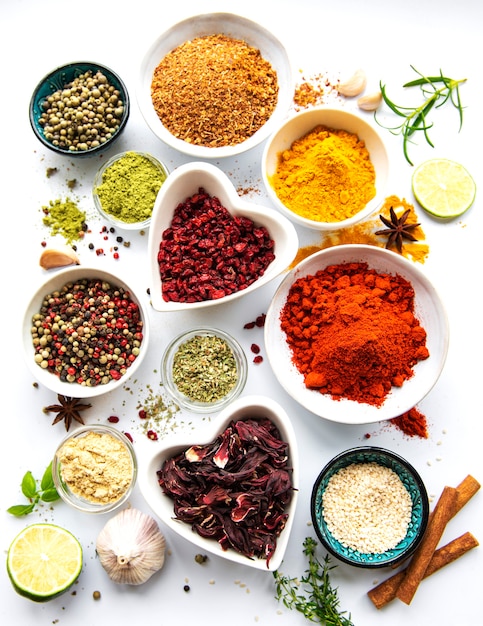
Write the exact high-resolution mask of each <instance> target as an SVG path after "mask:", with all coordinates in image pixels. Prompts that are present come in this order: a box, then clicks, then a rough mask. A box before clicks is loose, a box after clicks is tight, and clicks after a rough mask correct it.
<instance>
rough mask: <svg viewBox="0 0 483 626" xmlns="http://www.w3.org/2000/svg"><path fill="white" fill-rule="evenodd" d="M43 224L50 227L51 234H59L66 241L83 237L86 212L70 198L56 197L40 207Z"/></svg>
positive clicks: (70, 241) (69, 241)
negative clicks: (42, 214) (42, 213)
mask: <svg viewBox="0 0 483 626" xmlns="http://www.w3.org/2000/svg"><path fill="white" fill-rule="evenodd" d="M42 211H43V212H44V215H45V216H44V218H43V220H42V222H43V224H44V225H45V226H47V227H48V228H50V232H51V235H53V236H54V235H61V236H62V237H64V239H65V240H66V242H67V243H72V242H73V241H77V240H79V239H82V238H83V237H84V233H85V230H84V225H85V220H86V214H85V212H84V211H81V210H80V209H79V207H78V205H77V203H76V202H75V201H74V200H72V199H71V198H65V200H62V199H61V198H57V199H56V200H51V201H50V202H49V204H48V205H46V206H43V207H42Z"/></svg>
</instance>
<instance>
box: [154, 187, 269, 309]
mask: <svg viewBox="0 0 483 626" xmlns="http://www.w3.org/2000/svg"><path fill="white" fill-rule="evenodd" d="M274 245H275V244H274V241H273V240H272V239H271V237H270V234H269V233H268V231H267V229H266V228H265V227H260V226H256V225H255V224H254V222H253V221H252V220H250V219H249V218H247V217H244V216H233V215H231V214H230V212H229V211H228V210H227V209H226V208H225V207H224V206H223V205H222V204H221V202H220V200H219V199H218V198H217V197H214V196H210V195H209V194H207V193H206V192H205V190H204V189H203V188H200V189H199V190H198V193H196V194H194V195H193V196H192V197H191V198H187V199H186V200H185V201H184V202H181V203H180V204H179V205H178V206H177V207H176V209H175V211H174V214H173V218H172V221H171V224H170V226H169V227H168V228H167V229H166V230H165V231H164V232H163V233H162V240H161V243H160V245H159V251H158V259H157V260H158V265H159V270H160V276H161V280H162V291H163V294H162V295H163V298H164V300H166V301H172V302H200V301H205V300H217V299H219V298H223V297H225V296H227V295H230V294H232V293H235V292H237V291H240V290H242V289H246V288H247V287H248V286H249V285H251V284H252V283H253V282H254V281H256V280H257V279H258V278H260V276H262V275H263V274H264V272H265V270H266V269H267V267H268V266H269V265H270V263H271V262H272V261H273V260H274V259H275V254H274V252H273V249H274Z"/></svg>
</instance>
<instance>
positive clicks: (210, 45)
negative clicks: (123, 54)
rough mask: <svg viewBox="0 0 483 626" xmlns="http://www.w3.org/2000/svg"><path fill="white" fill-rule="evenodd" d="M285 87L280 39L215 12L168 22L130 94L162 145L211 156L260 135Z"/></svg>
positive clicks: (268, 128) (285, 97)
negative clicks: (135, 97) (176, 21)
mask: <svg viewBox="0 0 483 626" xmlns="http://www.w3.org/2000/svg"><path fill="white" fill-rule="evenodd" d="M221 38H223V39H221ZM293 90H294V80H293V73H292V68H291V64H290V60H289V57H288V54H287V52H286V50H285V48H284V46H283V45H282V43H281V42H280V41H279V40H278V39H277V38H276V37H275V36H274V35H273V34H272V33H271V32H269V31H268V30H267V29H266V28H264V27H263V26H262V25H261V24H258V23H256V22H253V21H251V20H248V19H246V18H244V17H241V16H238V15H235V14H232V13H223V12H221V13H217V12H215V13H207V14H204V15H195V16H192V17H189V18H187V19H185V20H182V21H181V22H178V23H175V24H174V25H172V26H171V27H169V28H168V29H167V30H166V31H165V32H163V33H162V34H161V35H160V36H159V37H158V38H157V39H156V40H155V41H154V42H153V43H152V44H151V46H150V47H149V49H148V50H147V52H146V54H145V56H144V58H143V60H142V63H141V68H140V74H139V79H138V86H137V100H138V104H139V108H140V110H141V113H142V115H143V117H144V119H145V121H146V123H147V124H148V126H149V128H150V129H151V130H152V131H153V133H154V134H155V135H156V136H157V137H158V138H159V139H161V140H162V141H163V142H164V143H165V144H167V145H168V146H170V147H172V148H174V149H175V150H178V151H179V152H182V153H184V154H189V155H191V156H193V157H196V158H200V159H205V158H206V159H219V158H224V157H230V156H234V155H237V154H240V153H242V152H245V151H247V150H249V149H251V148H253V147H255V146H257V145H259V144H260V143H261V142H262V141H264V140H265V139H266V138H267V137H268V136H269V135H270V133H271V132H273V130H274V129H275V127H276V124H277V123H278V122H279V121H280V120H281V119H283V118H284V117H285V116H286V115H287V113H288V111H289V109H290V105H291V103H292V98H293Z"/></svg>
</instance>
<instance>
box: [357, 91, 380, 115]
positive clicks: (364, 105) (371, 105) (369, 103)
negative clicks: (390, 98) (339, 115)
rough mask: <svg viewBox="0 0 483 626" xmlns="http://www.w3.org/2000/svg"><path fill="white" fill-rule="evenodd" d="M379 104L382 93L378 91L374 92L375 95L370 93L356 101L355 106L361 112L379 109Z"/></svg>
mask: <svg viewBox="0 0 483 626" xmlns="http://www.w3.org/2000/svg"><path fill="white" fill-rule="evenodd" d="M381 102H382V93H381V92H380V91H376V92H375V93H371V94H369V95H367V96H361V97H360V98H359V99H358V100H357V106H358V107H359V108H360V109H362V110H363V111H375V110H376V109H378V108H379V105H380V104H381Z"/></svg>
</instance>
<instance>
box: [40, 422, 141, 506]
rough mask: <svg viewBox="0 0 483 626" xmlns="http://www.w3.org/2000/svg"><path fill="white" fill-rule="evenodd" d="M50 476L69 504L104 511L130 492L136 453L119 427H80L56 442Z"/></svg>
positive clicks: (121, 500)
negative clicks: (57, 444)
mask: <svg viewBox="0 0 483 626" xmlns="http://www.w3.org/2000/svg"><path fill="white" fill-rule="evenodd" d="M52 476H53V479H54V484H55V487H56V489H57V491H58V493H59V495H60V497H61V498H62V500H64V502H66V503H67V504H69V505H70V506H72V507H74V508H75V509H77V510H79V511H83V512H85V513H108V512H110V511H113V510H114V509H117V508H118V507H120V506H121V505H122V504H124V503H125V502H126V501H127V500H128V499H129V496H130V495H131V492H132V490H133V488H134V485H135V483H136V477H137V460H136V454H135V452H134V448H133V446H132V444H131V442H130V441H129V439H128V438H127V437H126V436H125V435H124V434H123V433H121V432H120V431H119V430H117V429H115V428H113V427H111V426H101V425H89V426H84V427H82V428H79V429H78V430H76V431H75V432H74V433H72V434H71V435H68V436H67V437H66V438H65V439H64V440H63V441H62V442H61V443H60V445H59V447H58V448H57V450H56V452H55V455H54V458H53V461H52Z"/></svg>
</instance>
